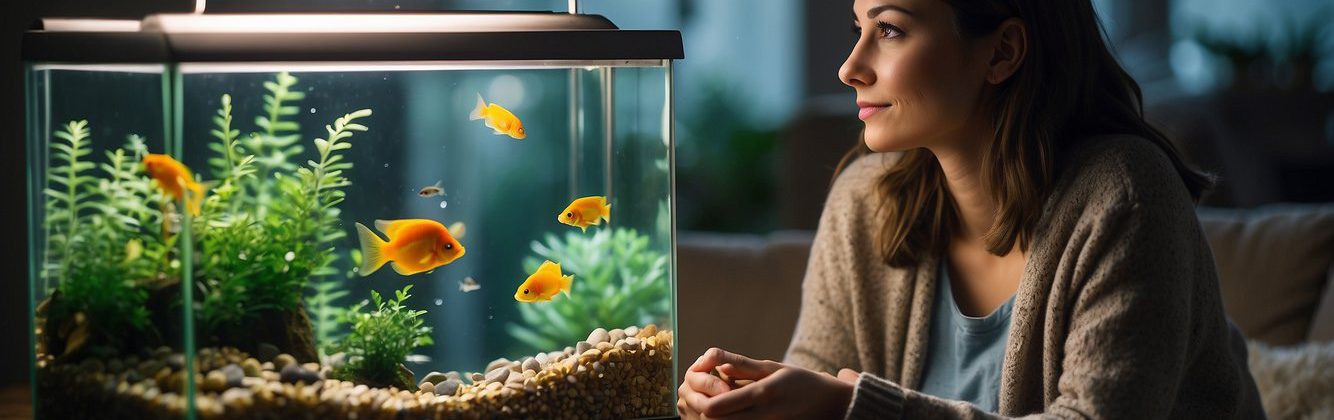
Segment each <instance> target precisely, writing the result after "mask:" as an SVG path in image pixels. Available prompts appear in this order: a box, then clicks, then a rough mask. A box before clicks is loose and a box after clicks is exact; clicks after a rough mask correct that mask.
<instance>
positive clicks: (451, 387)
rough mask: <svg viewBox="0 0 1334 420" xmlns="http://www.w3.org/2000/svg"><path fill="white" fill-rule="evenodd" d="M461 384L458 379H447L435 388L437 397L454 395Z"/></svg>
mask: <svg viewBox="0 0 1334 420" xmlns="http://www.w3.org/2000/svg"><path fill="white" fill-rule="evenodd" d="M459 385H461V383H460V382H459V381H458V380H457V379H446V380H445V381H444V382H441V383H440V384H438V385H437V386H436V387H435V395H454V393H455V392H457V391H458V390H459Z"/></svg>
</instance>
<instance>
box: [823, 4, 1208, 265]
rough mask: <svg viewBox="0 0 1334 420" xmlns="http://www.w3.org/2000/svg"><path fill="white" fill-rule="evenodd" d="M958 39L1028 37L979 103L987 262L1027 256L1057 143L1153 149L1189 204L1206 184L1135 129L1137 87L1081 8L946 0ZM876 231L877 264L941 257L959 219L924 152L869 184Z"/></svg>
mask: <svg viewBox="0 0 1334 420" xmlns="http://www.w3.org/2000/svg"><path fill="white" fill-rule="evenodd" d="M947 2H948V3H949V4H950V7H951V8H953V9H954V14H955V19H954V23H955V26H956V29H957V30H958V32H959V34H960V35H961V36H962V37H963V38H964V39H976V38H979V37H982V36H985V35H989V34H991V33H992V32H994V31H995V30H996V29H998V28H999V26H1000V24H1001V23H1002V22H1003V21H1005V20H1006V19H1008V18H1011V17H1015V18H1019V19H1020V20H1022V21H1023V23H1024V25H1025V27H1026V29H1027V31H1028V46H1027V47H1028V48H1027V54H1026V57H1025V58H1024V62H1023V63H1022V64H1021V65H1020V67H1019V69H1018V70H1017V71H1016V72H1015V74H1013V75H1012V76H1011V77H1010V78H1009V79H1007V80H1006V81H1005V82H1002V83H1001V84H1000V85H999V86H997V88H996V90H995V93H996V95H995V96H994V97H992V98H990V99H988V100H990V101H991V102H990V103H989V105H991V108H990V109H992V110H993V111H994V118H995V126H996V134H995V139H994V140H993V141H992V142H990V143H988V144H987V146H986V148H985V151H984V152H983V154H982V168H981V173H982V182H983V189H984V191H988V192H989V193H990V195H991V197H990V198H991V199H992V200H994V201H995V203H996V205H997V213H996V215H995V219H994V221H993V222H992V225H991V229H990V230H989V231H988V232H987V234H986V236H985V237H984V238H983V239H984V240H985V242H986V245H987V250H988V251H990V252H991V253H992V254H996V255H1005V254H1007V253H1009V252H1010V250H1011V249H1013V248H1014V245H1015V243H1016V242H1018V244H1019V248H1020V249H1028V247H1029V245H1030V244H1031V241H1032V238H1033V231H1034V228H1035V227H1036V224H1037V222H1038V219H1039V218H1040V217H1041V216H1042V206H1043V204H1044V202H1045V201H1046V199H1047V197H1048V195H1049V194H1050V192H1051V188H1052V184H1053V182H1054V178H1055V173H1054V172H1055V170H1056V168H1055V160H1056V156H1057V152H1059V151H1060V150H1059V148H1060V146H1061V144H1060V142H1061V141H1063V140H1070V139H1076V138H1081V137H1088V136H1092V135H1098V134H1132V135H1137V136H1140V137H1143V138H1145V139H1148V140H1149V141H1151V142H1153V143H1154V144H1156V145H1158V147H1161V148H1162V149H1163V151H1164V152H1165V153H1166V154H1167V156H1168V158H1169V159H1170V160H1171V161H1172V165H1173V166H1175V167H1176V169H1177V172H1178V173H1179V174H1180V175H1181V180H1182V181H1183V182H1184V183H1185V186H1186V188H1187V189H1188V190H1189V191H1190V194H1191V196H1192V197H1193V198H1195V199H1196V200H1198V199H1199V197H1200V195H1201V194H1202V193H1203V192H1204V190H1206V189H1207V188H1209V186H1210V185H1211V184H1212V180H1211V179H1210V178H1209V177H1208V176H1206V175H1204V174H1202V173H1200V172H1198V171H1196V170H1195V169H1193V168H1191V167H1189V166H1188V165H1187V164H1186V163H1185V162H1184V161H1182V159H1181V157H1180V155H1179V154H1178V153H1177V151H1176V149H1175V148H1174V147H1173V146H1172V144H1171V143H1170V142H1169V141H1168V140H1167V138H1166V137H1165V136H1164V135H1163V134H1162V133H1161V132H1159V131H1158V130H1157V129H1155V128H1153V127H1152V126H1150V125H1149V124H1148V123H1147V122H1146V121H1145V120H1144V112H1143V100H1142V95H1141V93H1140V88H1139V84H1137V83H1135V80H1134V79H1132V78H1131V77H1130V75H1129V74H1127V73H1126V72H1125V70H1124V69H1122V68H1121V65H1120V64H1118V63H1117V61H1116V58H1115V57H1114V56H1112V53H1111V52H1110V51H1109V50H1108V48H1107V45H1106V43H1105V42H1104V41H1103V32H1102V29H1101V26H1100V24H1099V22H1098V18H1097V16H1096V14H1095V13H1094V10H1093V5H1092V4H1091V3H1090V1H1089V0H1059V1H1036V0H947ZM870 152H871V150H870V149H868V148H867V147H866V143H865V142H859V143H858V145H857V146H856V147H855V148H853V149H852V150H851V151H849V152H848V153H847V154H846V155H845V156H844V157H843V160H842V161H841V162H840V163H839V166H838V170H836V171H835V174H836V175H835V176H837V174H838V173H841V172H842V170H843V168H844V167H846V166H847V165H848V164H849V163H851V162H852V161H853V160H855V159H856V158H858V157H860V156H862V155H866V154H868V153H870ZM876 190H877V196H878V199H879V201H880V211H881V215H882V216H883V217H884V220H885V222H884V225H883V226H882V227H881V229H880V231H879V232H878V239H877V242H878V245H879V251H880V254H881V256H882V257H883V258H884V260H885V262H886V263H887V264H890V265H893V266H909V265H912V264H914V263H916V262H917V261H920V260H921V258H922V257H923V256H925V255H927V254H929V253H936V252H943V251H944V248H945V245H946V244H947V243H948V240H949V238H950V237H951V236H952V235H953V234H954V233H955V232H956V231H957V230H958V228H959V216H958V214H957V212H956V209H955V204H954V202H953V199H952V198H951V196H950V194H949V191H948V189H947V187H946V183H945V178H944V174H943V173H942V171H941V168H940V164H939V162H937V161H936V158H935V156H934V155H933V154H931V152H930V151H928V150H926V149H914V150H909V151H906V152H904V153H903V156H902V158H901V159H899V160H898V161H897V162H896V163H895V164H894V165H893V166H892V167H891V168H890V169H889V170H888V171H887V172H886V173H885V174H884V175H883V176H882V177H881V178H880V180H879V182H878V184H877V187H876Z"/></svg>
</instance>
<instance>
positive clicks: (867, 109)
mask: <svg viewBox="0 0 1334 420" xmlns="http://www.w3.org/2000/svg"><path fill="white" fill-rule="evenodd" d="M859 107H860V108H861V110H860V111H857V118H860V119H861V120H862V121H866V119H867V118H871V116H872V115H875V113H877V112H880V110H883V109H885V108H889V105H860V104H859Z"/></svg>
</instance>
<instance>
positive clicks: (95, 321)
mask: <svg viewBox="0 0 1334 420" xmlns="http://www.w3.org/2000/svg"><path fill="white" fill-rule="evenodd" d="M89 133H90V130H89V127H88V122H87V121H70V122H69V123H67V124H65V126H64V127H63V128H62V129H60V130H57V131H56V132H55V133H54V136H55V137H56V139H55V140H53V141H52V142H51V144H50V145H51V155H52V157H53V161H52V164H51V166H50V167H49V168H48V172H47V177H48V179H49V181H50V186H49V187H48V188H46V189H45V190H44V191H43V194H44V195H46V196H47V201H46V208H45V210H46V220H45V225H44V228H45V229H46V231H47V238H48V242H47V244H46V245H47V246H46V248H45V253H44V255H45V259H44V261H45V262H44V264H43V267H42V270H41V272H40V274H39V275H40V276H41V278H43V279H45V280H49V279H53V278H55V279H59V282H58V283H57V285H56V286H55V287H51V286H50V285H49V283H47V284H46V287H47V289H48V290H50V291H51V292H53V293H52V296H53V297H52V299H50V300H48V301H46V302H44V303H43V304H42V305H41V307H39V311H40V312H42V313H41V315H42V316H44V317H45V319H46V320H47V321H48V322H49V323H48V324H47V325H46V327H47V328H46V331H49V332H50V333H48V334H51V336H48V337H43V338H44V340H43V342H44V343H45V346H46V350H47V352H49V353H60V354H72V353H75V352H77V351H78V350H79V349H81V348H82V347H83V346H84V345H85V344H87V343H98V344H102V345H108V346H112V347H116V346H118V345H122V344H124V343H125V342H126V341H130V340H135V339H141V340H142V339H147V338H148V337H156V336H157V333H158V332H157V331H155V330H154V329H153V328H152V324H151V323H150V322H149V315H150V314H149V311H148V309H147V308H146V302H147V301H148V299H149V292H150V286H152V285H153V284H154V283H159V282H160V281H161V280H162V279H163V278H164V277H165V274H166V273H168V270H169V269H170V268H171V266H170V261H172V260H171V257H170V256H169V255H168V254H169V250H170V248H171V247H172V246H173V244H174V241H173V240H172V239H171V238H162V237H160V236H158V235H154V234H152V232H151V228H150V227H151V226H157V225H158V224H159V223H160V221H161V214H160V213H159V212H156V211H155V210H154V207H155V206H158V205H161V204H162V202H161V200H160V198H158V196H157V195H156V194H153V192H152V190H151V186H150V185H149V182H148V180H147V179H146V178H145V177H144V176H143V173H142V172H143V170H142V167H141V166H140V165H138V162H139V160H140V159H142V157H143V154H144V153H145V150H146V148H145V147H144V140H143V138H142V137H139V136H137V135H131V136H129V137H128V139H127V141H126V144H125V146H124V147H120V148H116V149H114V150H111V151H107V152H106V161H105V162H104V163H101V164H100V165H98V164H94V163H93V161H92V160H91V159H88V158H89V157H90V155H91V154H92V150H91V147H90V146H91V141H90V134H89ZM97 168H100V169H101V172H102V173H103V174H104V176H102V177H98V176H96V175H95V172H94V171H93V170H94V169H97ZM148 341H150V342H157V341H158V340H156V339H153V340H148Z"/></svg>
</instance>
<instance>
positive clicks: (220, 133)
mask: <svg viewBox="0 0 1334 420" xmlns="http://www.w3.org/2000/svg"><path fill="white" fill-rule="evenodd" d="M295 84H296V78H295V77H292V76H290V75H288V74H286V73H279V74H278V75H277V76H276V80H275V81H269V82H265V84H264V85H265V87H266V89H268V90H269V93H268V94H266V95H265V96H264V101H265V115H261V116H258V117H256V119H255V122H256V125H257V126H259V127H260V128H261V129H263V130H264V131H263V132H261V133H257V134H253V135H252V136H251V138H250V141H245V142H243V141H241V140H239V139H238V137H239V135H240V130H238V129H236V128H234V127H233V125H232V120H233V119H232V115H231V110H232V107H231V97H230V95H223V96H222V100H221V106H220V108H219V110H218V113H217V115H216V116H215V117H214V118H213V122H214V125H215V126H216V127H215V128H214V129H213V130H212V131H211V134H212V135H213V137H214V138H215V139H217V141H216V142H214V143H210V144H209V148H210V149H212V150H213V151H214V152H215V154H216V156H214V157H211V158H210V159H209V166H210V168H211V169H212V171H213V175H214V176H215V177H217V178H220V179H222V182H221V184H220V185H219V186H217V187H216V188H214V189H213V195H212V196H210V197H209V198H208V199H207V200H206V202H205V211H204V212H203V214H202V215H201V217H200V220H199V222H198V223H196V226H198V227H200V231H199V232H198V235H197V237H198V238H200V247H201V251H202V252H201V256H202V257H203V258H201V267H200V270H199V273H200V276H199V277H200V279H201V280H200V288H201V289H202V292H203V293H202V296H203V298H202V299H203V303H202V305H201V311H200V318H201V319H202V320H203V323H204V327H205V328H206V331H208V330H209V329H216V328H219V327H221V326H225V325H239V324H241V323H242V322H243V321H244V320H246V319H249V318H250V317H254V316H256V315H258V314H257V312H256V311H258V310H278V311H288V312H290V311H295V310H297V308H299V306H300V304H301V300H302V293H303V291H304V290H305V289H306V287H307V285H308V284H309V281H310V279H311V278H320V277H324V276H328V275H331V274H334V273H335V272H336V270H334V269H333V268H332V264H333V262H334V261H335V259H336V258H335V257H334V256H333V253H332V251H333V246H332V243H333V241H335V240H337V239H340V238H342V237H344V236H345V235H346V233H344V232H342V231H341V230H340V229H338V228H337V226H336V221H337V218H338V214H339V213H338V207H337V205H338V204H339V203H341V202H342V200H343V197H344V192H343V191H342V188H343V187H346V186H347V185H350V181H348V180H347V179H346V178H345V177H344V176H343V172H344V171H346V170H348V169H350V168H351V167H352V165H351V163H347V162H344V161H343V156H342V155H341V153H338V152H341V151H344V150H347V149H350V148H351V143H348V141H347V140H348V139H349V138H350V137H351V136H352V134H353V133H354V132H361V131H366V130H367V128H366V126H364V125H361V124H358V123H356V122H354V121H355V120H356V119H358V118H363V117H366V116H369V115H370V114H371V111H370V110H368V109H363V110H358V111H355V112H353V113H351V114H347V115H344V116H343V117H342V118H339V119H337V120H335V122H334V124H333V126H326V127H325V128H326V130H327V131H328V139H324V138H316V139H315V140H314V144H315V145H316V149H317V150H318V151H319V157H318V159H319V161H318V162H316V161H309V162H308V165H309V167H297V166H296V165H295V164H292V163H290V162H288V158H289V157H291V156H293V155H296V154H299V153H301V152H302V150H303V149H302V147H301V146H300V145H297V144H293V140H292V139H293V138H299V135H297V134H285V133H288V132H292V131H296V130H299V128H300V127H299V126H298V125H297V124H296V123H295V122H291V121H283V120H282V119H281V117H283V116H289V115H294V114H295V113H296V108H295V107H293V106H290V105H283V103H284V101H292V100H298V99H301V98H302V97H303V94H302V93H301V92H298V91H293V90H291V89H292V87H293V86H294V85H295ZM260 155H262V157H257V156H260ZM285 172H287V173H288V174H285ZM290 172H295V175H296V176H292V175H290ZM265 174H268V175H269V176H268V180H269V182H263V181H264V179H263V178H265V176H266V175H265ZM271 185H276V188H275V187H273V186H271ZM271 190H276V192H277V194H278V195H277V196H276V197H271V196H269V194H273V193H274V191H271ZM243 209H244V210H243ZM327 287H330V288H332V286H327Z"/></svg>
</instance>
